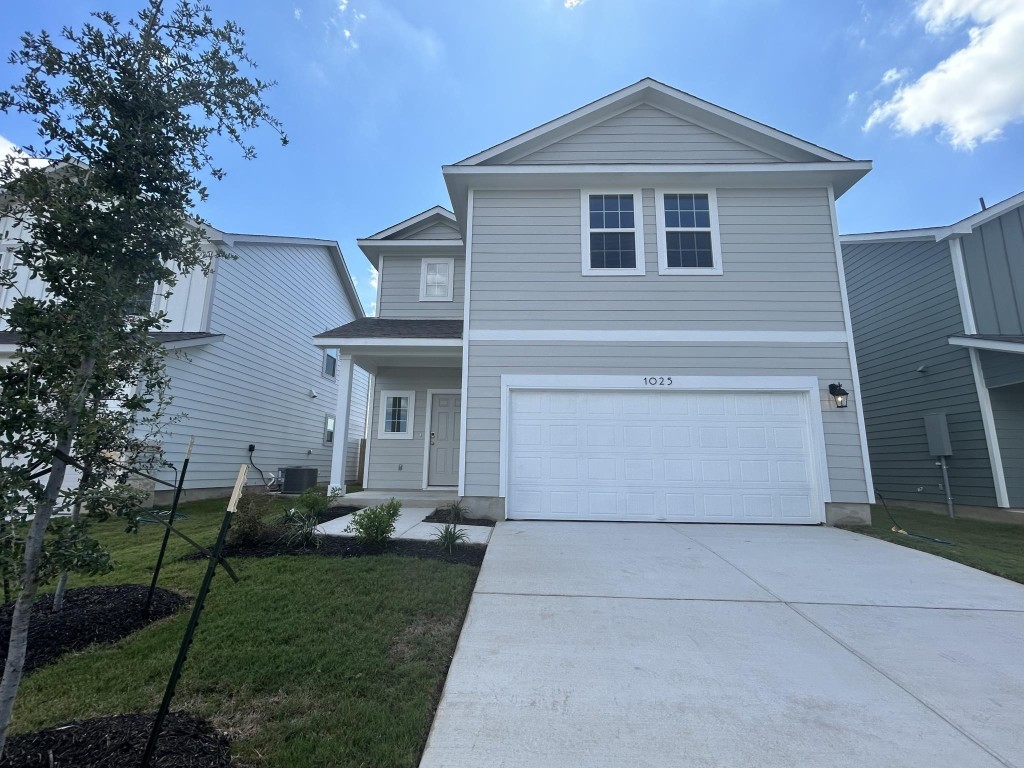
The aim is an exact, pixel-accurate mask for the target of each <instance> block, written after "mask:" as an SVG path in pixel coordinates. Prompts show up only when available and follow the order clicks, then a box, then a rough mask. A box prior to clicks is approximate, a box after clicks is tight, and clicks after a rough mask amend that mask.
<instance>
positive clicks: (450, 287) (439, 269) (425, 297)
mask: <svg viewBox="0 0 1024 768" xmlns="http://www.w3.org/2000/svg"><path fill="white" fill-rule="evenodd" d="M454 297H455V259H440V258H426V259H423V263H422V266H421V267H420V301H451V300H452V299H453V298H454Z"/></svg>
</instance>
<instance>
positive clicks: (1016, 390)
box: [950, 384, 1024, 509]
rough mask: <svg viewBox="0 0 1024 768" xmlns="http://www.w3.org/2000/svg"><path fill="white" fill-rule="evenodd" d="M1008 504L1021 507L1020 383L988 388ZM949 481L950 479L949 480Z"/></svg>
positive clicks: (1023, 437) (1023, 396) (1023, 401)
mask: <svg viewBox="0 0 1024 768" xmlns="http://www.w3.org/2000/svg"><path fill="white" fill-rule="evenodd" d="M989 398H990V399H991V401H992V415H993V417H994V419H995V422H996V434H997V435H998V436H999V450H1000V453H1001V454H1002V457H1003V473H1004V475H1005V476H1006V494H1007V498H1008V500H1009V503H1010V506H1011V507H1016V508H1017V509H1021V508H1024V384H1014V385H1011V386H1007V387H995V388H993V389H990V390H989ZM950 482H952V481H950Z"/></svg>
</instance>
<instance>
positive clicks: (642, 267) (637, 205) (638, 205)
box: [580, 188, 647, 277]
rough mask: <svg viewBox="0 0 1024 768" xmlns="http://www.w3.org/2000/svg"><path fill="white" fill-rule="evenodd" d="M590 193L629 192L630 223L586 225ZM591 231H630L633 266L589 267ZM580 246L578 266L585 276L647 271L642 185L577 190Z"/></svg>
mask: <svg viewBox="0 0 1024 768" xmlns="http://www.w3.org/2000/svg"><path fill="white" fill-rule="evenodd" d="M591 195H602V196H603V195H619V196H621V195H629V196H630V197H632V198H633V226H632V228H630V227H619V228H617V229H615V228H612V229H608V228H604V227H591V226H590V197H591ZM592 233H595V234H629V233H631V234H632V235H633V250H634V256H635V258H636V266H635V267H613V268H606V267H593V266H591V264H590V235H591V234H592ZM580 246H581V250H582V257H581V262H580V266H581V267H582V270H583V271H582V273H581V274H583V275H586V276H587V277H621V276H623V275H645V274H647V258H646V256H645V255H644V191H643V190H642V189H623V188H601V189H581V190H580Z"/></svg>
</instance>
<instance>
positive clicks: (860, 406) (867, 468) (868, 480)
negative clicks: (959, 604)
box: [828, 184, 875, 504]
mask: <svg viewBox="0 0 1024 768" xmlns="http://www.w3.org/2000/svg"><path fill="white" fill-rule="evenodd" d="M828 213H829V218H830V220H831V224H832V243H833V248H834V249H835V252H836V269H837V270H838V273H839V294H840V296H841V297H842V302H843V323H844V324H845V325H846V347H847V351H848V353H849V358H850V375H851V376H852V377H853V400H854V402H855V403H856V404H857V429H858V431H859V432H860V455H861V459H862V461H863V463H864V484H865V486H866V488H867V493H868V503H869V504H874V503H875V482H874V478H873V477H872V475H871V457H870V455H869V454H868V430H867V426H866V425H865V423H864V399H863V397H862V396H861V386H860V371H859V370H858V368H857V350H856V348H855V346H854V343H853V321H852V319H851V316H850V296H849V294H848V293H847V291H846V269H845V267H844V266H843V248H842V245H841V244H840V242H839V218H838V217H837V216H836V195H835V190H834V189H832V185H831V184H829V186H828Z"/></svg>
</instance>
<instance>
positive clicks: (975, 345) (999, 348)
mask: <svg viewBox="0 0 1024 768" xmlns="http://www.w3.org/2000/svg"><path fill="white" fill-rule="evenodd" d="M948 341H949V343H950V344H952V345H953V346H954V347H967V348H969V349H987V350H990V351H992V352H1009V353H1011V354H1015V355H1024V344H1020V343H1018V342H1016V341H996V340H994V339H965V338H963V337H962V336H950V337H949V340H948Z"/></svg>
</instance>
